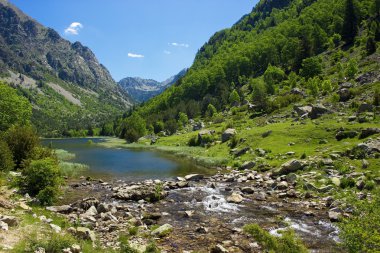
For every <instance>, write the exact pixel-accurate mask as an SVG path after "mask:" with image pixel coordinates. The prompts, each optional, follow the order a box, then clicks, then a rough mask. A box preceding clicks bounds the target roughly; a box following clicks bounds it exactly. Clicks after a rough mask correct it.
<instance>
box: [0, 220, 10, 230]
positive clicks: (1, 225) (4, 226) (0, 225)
mask: <svg viewBox="0 0 380 253" xmlns="http://www.w3.org/2000/svg"><path fill="white" fill-rule="evenodd" d="M0 229H1V230H5V231H8V229H9V226H8V224H7V223H5V222H4V221H0Z"/></svg>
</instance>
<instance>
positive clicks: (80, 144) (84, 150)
mask: <svg viewBox="0 0 380 253" xmlns="http://www.w3.org/2000/svg"><path fill="white" fill-rule="evenodd" d="M89 140H92V142H93V143H94V144H88V141H89ZM103 141H105V139H102V138H91V139H88V138H74V139H45V140H43V144H44V145H51V146H52V148H53V149H64V150H67V151H69V152H70V153H74V154H75V158H74V159H72V160H70V161H69V162H75V163H82V164H86V165H88V166H89V170H87V171H85V172H83V173H82V175H84V176H92V177H100V178H103V179H107V180H110V179H122V180H126V181H139V180H145V179H168V178H171V177H175V176H184V175H187V174H191V173H202V174H211V173H212V171H210V170H209V169H206V168H201V167H197V166H195V165H194V164H193V163H191V162H190V161H183V159H182V160H179V159H176V158H175V157H173V156H169V155H164V154H161V153H158V152H154V151H141V150H131V149H119V148H105V147H102V146H99V145H96V143H99V142H103Z"/></svg>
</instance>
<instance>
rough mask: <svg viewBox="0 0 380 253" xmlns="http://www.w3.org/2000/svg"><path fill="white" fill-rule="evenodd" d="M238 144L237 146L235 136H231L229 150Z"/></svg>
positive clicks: (237, 140) (237, 141)
mask: <svg viewBox="0 0 380 253" xmlns="http://www.w3.org/2000/svg"><path fill="white" fill-rule="evenodd" d="M238 144H239V138H238V137H237V136H236V135H234V136H232V138H231V141H230V148H236V146H237V145H238Z"/></svg>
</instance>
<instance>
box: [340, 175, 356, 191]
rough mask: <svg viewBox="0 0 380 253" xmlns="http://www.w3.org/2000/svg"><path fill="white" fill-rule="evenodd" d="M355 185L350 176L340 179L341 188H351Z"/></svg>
mask: <svg viewBox="0 0 380 253" xmlns="http://www.w3.org/2000/svg"><path fill="white" fill-rule="evenodd" d="M354 186H355V180H354V179H353V178H351V177H349V178H342V180H341V181H340V187H341V188H342V189H345V188H352V187H354Z"/></svg>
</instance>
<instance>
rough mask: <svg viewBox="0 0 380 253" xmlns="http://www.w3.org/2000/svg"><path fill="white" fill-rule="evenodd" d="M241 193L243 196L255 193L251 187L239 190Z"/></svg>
mask: <svg viewBox="0 0 380 253" xmlns="http://www.w3.org/2000/svg"><path fill="white" fill-rule="evenodd" d="M241 192H242V193H245V194H252V193H254V192H255V190H254V188H252V187H248V186H247V187H243V188H242V189H241Z"/></svg>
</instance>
